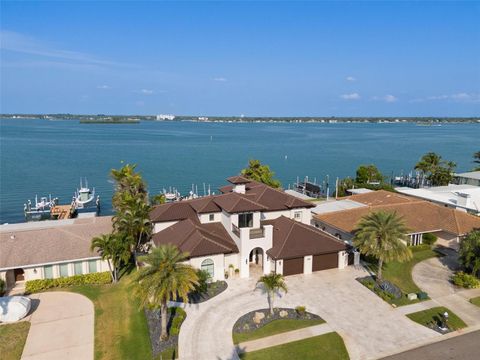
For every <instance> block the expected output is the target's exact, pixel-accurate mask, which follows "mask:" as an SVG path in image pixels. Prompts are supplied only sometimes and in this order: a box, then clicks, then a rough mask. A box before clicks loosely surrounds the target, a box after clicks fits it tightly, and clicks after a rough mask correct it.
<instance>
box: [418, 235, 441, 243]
mask: <svg viewBox="0 0 480 360" xmlns="http://www.w3.org/2000/svg"><path fill="white" fill-rule="evenodd" d="M437 239H438V237H437V236H436V235H433V234H431V233H426V234H423V236H422V242H423V243H424V244H427V245H433V244H435V242H436V241H437Z"/></svg>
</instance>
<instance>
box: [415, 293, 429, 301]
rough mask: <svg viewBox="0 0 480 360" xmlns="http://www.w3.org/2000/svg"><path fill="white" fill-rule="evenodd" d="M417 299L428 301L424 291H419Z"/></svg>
mask: <svg viewBox="0 0 480 360" xmlns="http://www.w3.org/2000/svg"><path fill="white" fill-rule="evenodd" d="M417 298H418V299H419V300H426V299H428V294H427V293H426V292H424V291H420V292H419V293H418V294H417Z"/></svg>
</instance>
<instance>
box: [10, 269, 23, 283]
mask: <svg viewBox="0 0 480 360" xmlns="http://www.w3.org/2000/svg"><path fill="white" fill-rule="evenodd" d="M13 274H14V276H15V281H23V280H25V272H24V271H23V269H15V270H13Z"/></svg>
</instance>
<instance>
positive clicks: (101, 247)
mask: <svg viewBox="0 0 480 360" xmlns="http://www.w3.org/2000/svg"><path fill="white" fill-rule="evenodd" d="M90 249H91V250H92V251H93V250H95V249H96V250H97V251H98V253H99V254H100V256H101V257H102V260H106V261H107V264H108V269H109V270H110V274H111V276H112V281H113V282H114V283H116V282H117V281H118V270H119V268H120V266H121V264H122V262H123V263H126V262H128V260H130V256H131V254H130V246H129V243H128V241H126V240H125V239H124V238H122V236H121V235H119V234H103V235H100V236H97V237H94V238H93V239H92V243H91V245H90Z"/></svg>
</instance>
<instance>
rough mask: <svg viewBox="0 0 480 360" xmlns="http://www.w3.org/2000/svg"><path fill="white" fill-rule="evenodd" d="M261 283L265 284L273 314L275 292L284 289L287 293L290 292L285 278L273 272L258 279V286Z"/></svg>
mask: <svg viewBox="0 0 480 360" xmlns="http://www.w3.org/2000/svg"><path fill="white" fill-rule="evenodd" d="M259 284H262V285H263V287H264V289H265V291H266V293H267V297H268V305H269V307H270V314H272V315H273V301H274V300H275V293H279V292H280V290H283V291H284V292H285V293H286V292H288V289H287V284H286V283H285V279H284V277H283V275H281V274H275V273H271V274H268V275H263V276H262V277H261V278H260V279H258V281H257V285H256V286H258V285H259Z"/></svg>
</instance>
